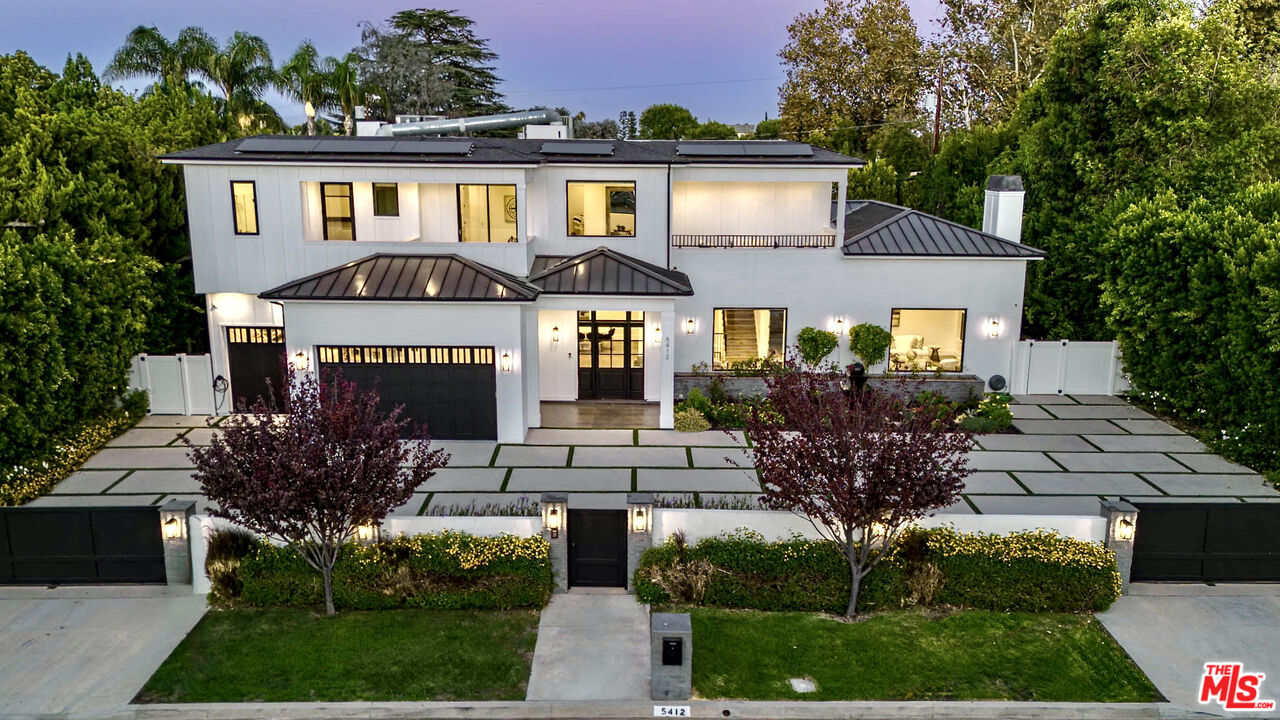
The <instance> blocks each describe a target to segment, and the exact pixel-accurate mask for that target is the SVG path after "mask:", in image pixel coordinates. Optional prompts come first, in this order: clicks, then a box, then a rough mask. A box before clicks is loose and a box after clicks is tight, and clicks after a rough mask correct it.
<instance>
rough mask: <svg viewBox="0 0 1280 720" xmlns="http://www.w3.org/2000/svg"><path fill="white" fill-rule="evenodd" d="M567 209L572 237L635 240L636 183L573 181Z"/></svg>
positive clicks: (568, 189)
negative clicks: (632, 238) (631, 238)
mask: <svg viewBox="0 0 1280 720" xmlns="http://www.w3.org/2000/svg"><path fill="white" fill-rule="evenodd" d="M566 206H567V208H568V216H569V217H568V223H569V224H568V229H567V232H568V234H569V235H570V236H573V237H635V234H636V184H635V182H633V181H626V182H611V181H610V182H598V181H595V182H579V181H570V182H569V183H568V185H567V196H566Z"/></svg>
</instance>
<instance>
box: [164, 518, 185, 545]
mask: <svg viewBox="0 0 1280 720" xmlns="http://www.w3.org/2000/svg"><path fill="white" fill-rule="evenodd" d="M180 537H182V521H181V520H179V519H178V518H177V517H176V516H175V517H170V518H169V519H168V520H165V521H164V538H165V539H166V540H177V539H178V538H180Z"/></svg>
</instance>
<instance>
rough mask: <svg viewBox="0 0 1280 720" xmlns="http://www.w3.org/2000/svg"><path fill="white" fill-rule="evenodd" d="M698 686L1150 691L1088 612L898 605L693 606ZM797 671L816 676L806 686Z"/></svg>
mask: <svg viewBox="0 0 1280 720" xmlns="http://www.w3.org/2000/svg"><path fill="white" fill-rule="evenodd" d="M692 615H693V617H692V620H693V687H694V691H695V692H696V693H697V694H698V695H699V696H701V697H703V698H708V699H716V698H735V699H744V700H1024V701H1039V702H1154V701H1158V700H1160V699H1162V698H1161V696H1160V694H1159V692H1158V691H1157V690H1156V689H1155V687H1154V686H1153V685H1152V684H1151V681H1150V680H1148V679H1147V677H1146V676H1145V675H1144V674H1143V673H1142V671H1141V670H1139V669H1138V666H1137V665H1136V664H1134V663H1133V661H1132V660H1130V659H1129V656H1128V655H1126V654H1125V652H1124V650H1123V649H1122V648H1121V647H1120V646H1119V645H1118V644H1117V643H1116V641H1115V640H1114V639H1112V637H1111V636H1110V635H1109V634H1108V633H1107V632H1106V630H1104V629H1103V628H1102V626H1101V624H1100V623H1098V621H1097V620H1095V619H1094V618H1093V617H1092V616H1090V615H1073V614H1060V613H998V612H986V611H978V610H965V611H955V612H946V613H938V612H926V611H917V610H903V611H895V612H887V613H882V614H878V615H873V616H870V617H868V618H866V619H863V620H860V621H858V622H847V621H845V620H843V619H842V618H833V617H830V616H824V615H817V614H812V613H784V612H779V613H766V612H755V611H746V610H712V609H702V608H697V609H694V610H693V611H692ZM791 678H808V679H811V680H813V681H814V683H815V685H816V686H817V691H816V692H814V693H806V694H800V693H797V692H795V691H794V690H792V689H791V685H790V683H789V682H788V681H789V680H790V679H791Z"/></svg>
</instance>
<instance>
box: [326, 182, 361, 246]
mask: <svg viewBox="0 0 1280 720" xmlns="http://www.w3.org/2000/svg"><path fill="white" fill-rule="evenodd" d="M320 212H321V216H322V217H323V222H324V239H325V240H355V239H356V213H355V209H354V206H353V205H352V200H351V183H320Z"/></svg>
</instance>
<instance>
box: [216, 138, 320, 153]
mask: <svg viewBox="0 0 1280 720" xmlns="http://www.w3.org/2000/svg"><path fill="white" fill-rule="evenodd" d="M319 144H320V141H319V140H314V139H312V138H273V137H251V138H245V139H244V140H241V141H240V144H239V145H237V146H236V152H282V153H304V152H311V151H312V150H313V149H314V148H315V146H316V145H319Z"/></svg>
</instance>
